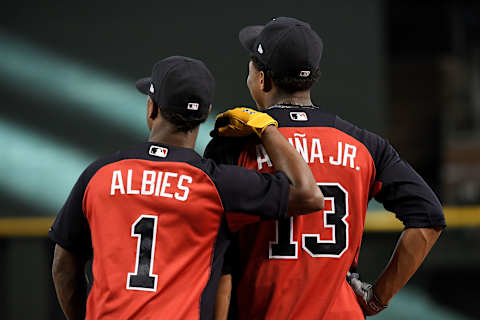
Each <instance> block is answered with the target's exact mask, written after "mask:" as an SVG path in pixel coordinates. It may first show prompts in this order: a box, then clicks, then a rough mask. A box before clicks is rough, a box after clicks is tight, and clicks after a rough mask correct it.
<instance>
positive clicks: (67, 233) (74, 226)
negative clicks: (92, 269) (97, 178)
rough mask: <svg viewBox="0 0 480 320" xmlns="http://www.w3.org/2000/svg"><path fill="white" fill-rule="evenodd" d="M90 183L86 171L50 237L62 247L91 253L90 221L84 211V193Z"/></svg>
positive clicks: (59, 214)
mask: <svg viewBox="0 0 480 320" xmlns="http://www.w3.org/2000/svg"><path fill="white" fill-rule="evenodd" d="M87 183H88V179H87V177H86V173H85V172H84V173H83V174H82V175H81V176H80V178H79V179H78V181H77V183H76V184H75V186H74V187H73V189H72V191H71V192H70V195H69V197H68V199H67V201H66V202H65V204H64V205H63V207H62V209H60V211H59V213H58V215H57V217H56V219H55V221H54V222H53V225H52V227H51V228H50V231H49V233H48V237H49V238H50V239H51V240H53V241H54V242H56V243H57V244H58V245H60V246H61V247H63V248H65V249H67V250H69V251H71V252H74V253H78V254H83V255H91V254H92V242H91V237H90V228H89V226H88V221H87V218H86V216H85V214H84V213H83V195H84V193H85V189H86V186H87Z"/></svg>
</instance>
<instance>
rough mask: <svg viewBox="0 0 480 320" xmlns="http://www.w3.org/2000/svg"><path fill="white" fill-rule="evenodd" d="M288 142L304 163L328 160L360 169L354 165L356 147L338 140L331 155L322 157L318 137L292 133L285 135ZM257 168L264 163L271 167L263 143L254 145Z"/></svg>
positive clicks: (334, 163)
mask: <svg viewBox="0 0 480 320" xmlns="http://www.w3.org/2000/svg"><path fill="white" fill-rule="evenodd" d="M287 139H288V142H290V144H291V145H292V146H293V147H294V148H295V149H296V150H297V151H298V152H299V153H300V155H301V156H302V157H303V159H304V160H305V162H306V163H314V162H315V161H318V162H319V163H325V162H326V161H328V163H329V164H331V165H333V166H343V167H349V168H352V169H355V170H357V171H358V170H360V167H359V166H356V165H355V157H356V155H357V147H355V146H353V145H351V144H348V143H345V142H342V141H338V142H337V150H336V152H333V153H332V154H334V155H335V156H334V155H331V156H328V157H324V156H323V149H324V148H322V144H321V140H320V139H319V138H307V137H306V134H302V133H294V134H293V138H292V137H287ZM256 153H257V164H258V170H261V169H262V168H263V166H264V164H266V165H267V166H269V167H271V166H272V162H271V161H270V158H269V157H268V154H267V152H266V151H265V148H264V147H263V145H261V144H259V145H257V146H256ZM329 153H331V152H329Z"/></svg>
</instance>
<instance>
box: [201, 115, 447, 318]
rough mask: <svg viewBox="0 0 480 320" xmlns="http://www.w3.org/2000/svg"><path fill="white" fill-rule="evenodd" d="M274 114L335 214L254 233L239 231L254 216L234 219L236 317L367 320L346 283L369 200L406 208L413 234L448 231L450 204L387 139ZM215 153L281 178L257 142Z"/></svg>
mask: <svg viewBox="0 0 480 320" xmlns="http://www.w3.org/2000/svg"><path fill="white" fill-rule="evenodd" d="M267 112H268V113H269V114H270V115H271V116H273V117H274V118H275V119H276V120H277V121H278V122H279V130H280V132H281V133H282V134H283V135H284V136H285V137H286V138H287V139H288V140H289V142H290V143H291V144H292V145H293V146H294V147H295V148H296V149H297V151H298V152H299V153H300V154H301V155H302V157H303V158H304V160H305V161H306V162H307V163H308V165H309V166H310V168H311V170H312V173H313V175H314V177H315V179H316V181H317V184H318V186H319V188H320V189H321V190H322V192H323V194H324V196H325V200H326V202H325V209H324V210H322V211H320V212H318V213H314V214H310V215H305V216H299V217H295V218H288V219H282V220H278V221H262V222H257V223H254V224H249V225H247V226H244V227H243V225H241V224H239V223H243V221H242V219H245V220H251V218H250V217H248V216H243V217H242V216H238V215H237V216H235V217H230V216H227V217H228V223H229V226H230V228H231V229H232V230H233V231H237V235H236V241H235V244H234V246H233V247H232V248H231V249H230V252H229V256H230V258H229V259H228V260H229V264H230V265H228V264H227V266H226V268H225V269H226V270H227V271H226V272H231V273H232V274H233V277H234V281H233V282H234V287H235V292H234V295H233V296H234V297H235V298H234V303H236V304H237V305H238V306H237V308H236V310H234V311H233V314H231V315H230V318H231V319H235V318H237V317H238V318H239V319H302V320H308V319H335V320H338V319H340V320H341V319H349V320H353V319H364V316H363V313H362V310H361V309H360V306H359V305H358V303H357V301H356V297H355V294H354V293H353V291H352V289H351V288H350V286H349V285H348V283H347V282H346V280H345V278H346V274H347V271H348V270H349V269H350V267H352V265H356V263H357V258H358V253H359V250H360V245H361V240H362V233H363V229H364V224H365V215H366V210H367V205H368V201H369V200H370V199H371V198H372V197H373V196H377V199H379V201H381V202H384V204H385V206H386V207H388V208H392V209H393V208H397V206H400V208H402V206H405V207H404V208H403V210H400V212H399V213H398V216H399V217H400V218H401V219H402V220H403V221H404V223H405V224H406V226H407V227H419V226H423V227H425V226H432V225H444V223H445V221H444V219H443V214H442V211H441V207H440V204H439V202H438V200H437V199H436V197H435V195H434V194H433V192H432V191H431V190H430V188H429V187H428V186H427V185H426V184H425V183H424V182H423V180H422V179H421V178H420V177H419V176H418V175H417V174H416V173H415V172H414V171H413V169H411V168H410V167H409V166H408V165H407V164H406V163H405V162H403V161H402V160H401V159H400V158H399V156H398V154H397V153H396V151H395V150H394V149H393V148H392V147H391V146H390V145H389V144H388V143H386V142H385V141H384V140H383V139H381V138H380V137H378V136H376V135H374V134H372V133H370V132H368V131H366V130H362V129H359V128H357V127H355V126H353V125H351V124H349V123H348V122H346V121H344V120H342V119H340V118H338V117H336V116H335V115H331V114H327V113H324V112H322V111H321V110H319V109H318V108H301V109H299V108H284V107H273V108H270V109H268V110H267ZM205 155H206V156H207V157H210V158H212V159H214V160H215V161H218V162H221V163H237V164H238V165H240V166H243V167H247V168H250V169H255V170H258V171H260V172H271V171H272V170H273V166H272V163H271V161H270V159H269V157H268V155H267V154H266V152H265V149H264V148H263V146H262V145H261V143H260V141H259V140H258V139H254V138H250V139H236V140H233V141H232V139H230V140H228V139H226V138H219V137H217V138H214V139H213V140H212V142H211V143H210V144H209V146H208V147H207V150H206V154H205ZM426 204H427V205H426ZM425 205H426V207H425ZM430 209H431V210H430ZM432 213H433V214H432Z"/></svg>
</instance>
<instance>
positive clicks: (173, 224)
mask: <svg viewBox="0 0 480 320" xmlns="http://www.w3.org/2000/svg"><path fill="white" fill-rule="evenodd" d="M230 179H236V182H237V183H236V184H232V183H231V180H230ZM252 185H253V187H251V186H252ZM247 186H248V187H247ZM289 188H290V187H289V181H288V178H287V177H286V176H285V175H284V174H283V173H282V172H277V173H275V174H274V175H263V174H260V173H257V172H255V171H252V170H247V169H244V168H239V167H234V166H217V165H215V164H214V163H213V162H212V161H211V160H204V159H202V158H201V157H200V156H199V155H198V154H196V153H195V152H194V151H193V150H190V149H184V148H178V147H171V146H166V145H158V144H153V143H144V144H142V145H139V146H136V147H134V148H132V149H130V150H127V151H122V152H119V153H116V154H114V155H112V156H111V157H109V158H106V159H102V160H99V161H97V162H95V163H93V164H92V165H91V166H90V167H89V168H88V169H87V170H85V172H84V173H83V174H82V176H81V177H80V178H79V180H78V182H77V184H76V185H75V187H74V189H73V190H72V193H71V195H70V197H69V199H68V200H67V202H66V203H65V205H64V207H63V208H62V210H61V211H60V213H59V215H58V216H57V219H56V220H55V222H54V224H53V226H52V229H51V231H50V233H49V236H50V238H51V239H53V240H54V241H55V242H57V243H58V244H59V245H61V246H62V247H64V248H66V249H67V250H69V251H72V252H74V253H78V254H88V255H92V254H93V255H92V257H93V265H92V271H93V278H94V281H93V285H92V288H91V290H90V293H89V296H88V300H87V309H86V310H87V315H86V319H211V318H212V317H213V305H214V299H215V295H216V288H217V284H218V279H219V277H220V274H221V267H222V264H223V254H224V252H225V250H226V247H227V246H228V243H229V232H228V230H227V226H226V223H225V215H224V213H225V212H227V211H229V212H244V211H245V210H246V211H247V212H250V213H252V214H257V215H260V216H262V217H264V218H278V217H280V216H282V217H284V214H285V210H286V205H287V200H285V201H280V202H278V197H279V196H280V197H285V198H286V199H288V193H289Z"/></svg>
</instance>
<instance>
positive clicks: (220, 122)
mask: <svg viewBox="0 0 480 320" xmlns="http://www.w3.org/2000/svg"><path fill="white" fill-rule="evenodd" d="M270 125H274V126H275V127H278V122H277V121H276V120H275V119H273V118H272V117H271V116H269V115H268V114H266V113H263V112H259V111H256V110H253V109H250V108H245V107H240V108H234V109H230V110H227V111H225V112H223V113H220V114H219V115H218V116H217V120H216V122H215V128H218V134H219V135H220V136H224V137H243V136H248V135H250V134H252V133H254V132H255V133H256V134H257V135H258V136H259V137H261V136H262V133H263V131H264V130H265V128H266V127H268V126H270Z"/></svg>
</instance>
